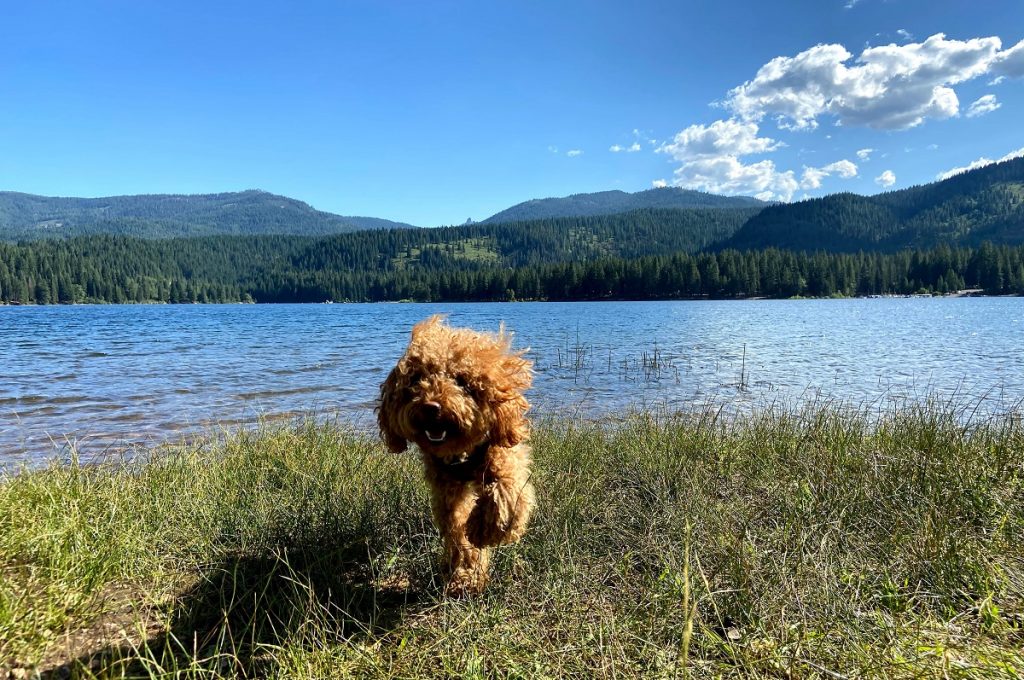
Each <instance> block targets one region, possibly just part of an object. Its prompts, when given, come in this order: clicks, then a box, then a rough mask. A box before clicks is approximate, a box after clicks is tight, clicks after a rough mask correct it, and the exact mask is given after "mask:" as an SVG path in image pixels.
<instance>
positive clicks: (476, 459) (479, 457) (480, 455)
mask: <svg viewBox="0 0 1024 680" xmlns="http://www.w3.org/2000/svg"><path fill="white" fill-rule="evenodd" d="M490 445H491V443H490V442H489V441H485V442H484V443H483V444H480V445H479V446H477V447H476V448H475V449H473V452H472V453H470V454H469V455H468V456H466V457H465V458H463V459H462V460H460V461H457V462H451V463H449V462H445V463H444V464H445V466H446V467H449V468H457V467H461V466H463V465H466V466H470V467H472V466H473V465H475V464H477V463H480V462H481V461H483V459H484V456H485V455H487V449H488V447H490Z"/></svg>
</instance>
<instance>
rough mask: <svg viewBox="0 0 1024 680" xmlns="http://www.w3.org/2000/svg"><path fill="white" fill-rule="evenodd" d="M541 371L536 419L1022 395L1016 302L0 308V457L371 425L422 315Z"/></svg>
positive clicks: (1002, 404)
mask: <svg viewBox="0 0 1024 680" xmlns="http://www.w3.org/2000/svg"><path fill="white" fill-rule="evenodd" d="M439 312H443V313H448V314H450V319H451V322H452V323H453V324H454V325H465V326H472V327H475V328H478V329H483V330H496V329H497V327H498V324H499V323H500V322H502V321H504V322H505V323H506V325H507V326H508V328H509V329H511V330H513V331H514V332H515V338H516V341H515V344H516V346H517V347H520V348H525V347H529V348H530V353H529V356H530V357H531V358H532V359H533V360H534V361H535V363H536V377H535V386H534V389H533V390H532V391H531V393H530V398H531V401H532V402H533V403H534V405H535V408H536V410H537V411H538V412H539V413H542V414H543V413H572V414H576V415H580V416H584V417H589V416H603V415H614V414H617V413H620V412H622V411H624V410H626V409H628V408H629V407H630V406H658V407H667V408H670V409H686V408H694V407H698V406H701V405H704V404H706V403H708V402H714V403H717V404H721V405H724V406H725V407H727V408H729V409H736V410H741V409H743V408H745V407H749V406H752V405H758V404H765V403H769V402H784V403H787V404H794V403H799V402H801V401H804V400H808V399H820V398H823V397H826V398H832V397H834V398H837V399H840V400H843V401H848V402H854V403H858V404H863V403H869V404H876V403H884V402H886V401H887V400H892V399H897V400H900V399H907V398H909V399H919V398H923V397H924V396H926V395H935V394H937V395H943V396H950V395H956V398H957V399H958V400H959V401H961V402H963V401H971V400H984V403H985V405H986V406H985V408H991V409H1001V408H1008V407H1011V406H1013V405H1015V404H1016V403H1017V402H1019V401H1021V400H1022V399H1024V351H1022V349H1021V348H1022V346H1024V298H970V299H967V298H934V299H932V298H911V299H856V300H786V301H781V300H780V301H766V300H759V301H727V302H711V301H694V302H599V303H511V304H509V303H504V304H376V305H374V304H365V305H343V304H335V305H259V306H255V305H182V306H165V305H159V306H158V305H152V306H150V305H137V306H135V305H127V306H76V307H0V465H5V464H6V465H10V464H11V463H13V462H18V461H28V462H30V463H38V462H40V461H42V460H45V459H48V458H50V457H52V456H53V455H54V454H56V453H59V452H61V451H65V452H66V451H67V447H68V444H69V443H71V442H73V443H75V445H76V446H77V447H78V448H79V449H80V450H81V451H82V452H83V454H84V455H86V456H89V455H99V454H101V453H103V452H104V451H116V450H119V449H120V448H121V447H123V446H125V445H134V444H152V443H157V442H162V441H168V440H175V439H177V438H180V437H181V436H183V435H190V434H194V433H197V432H208V431H211V430H216V429H218V428H220V427H233V426H237V425H244V424H248V423H252V422H254V421H255V420H256V419H258V418H259V417H261V416H262V417H272V418H276V417H288V416H294V415H298V414H304V413H308V412H316V413H319V414H322V415H334V414H338V415H340V416H341V417H342V418H343V419H344V420H346V421H350V422H352V423H354V424H356V425H357V426H364V427H367V428H371V427H372V426H373V422H374V421H373V413H372V410H373V405H374V400H375V398H376V396H377V389H378V385H379V384H380V382H381V380H383V378H384V376H385V375H386V373H387V371H388V370H389V369H390V367H391V366H392V365H393V364H394V361H395V360H396V359H397V357H398V356H399V355H400V354H401V352H402V350H403V348H404V347H405V344H406V342H407V340H408V333H409V329H410V327H411V326H412V324H413V323H415V322H416V321H419V320H421V319H423V318H425V317H427V316H428V315H430V314H434V313H439Z"/></svg>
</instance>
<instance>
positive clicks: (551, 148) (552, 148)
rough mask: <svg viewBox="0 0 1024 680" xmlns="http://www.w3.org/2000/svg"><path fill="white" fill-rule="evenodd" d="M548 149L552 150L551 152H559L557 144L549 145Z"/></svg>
mask: <svg viewBox="0 0 1024 680" xmlns="http://www.w3.org/2000/svg"><path fill="white" fill-rule="evenodd" d="M548 151H550V152H551V153H558V147H557V146H549V147H548Z"/></svg>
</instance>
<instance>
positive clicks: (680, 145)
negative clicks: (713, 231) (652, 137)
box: [657, 118, 799, 201]
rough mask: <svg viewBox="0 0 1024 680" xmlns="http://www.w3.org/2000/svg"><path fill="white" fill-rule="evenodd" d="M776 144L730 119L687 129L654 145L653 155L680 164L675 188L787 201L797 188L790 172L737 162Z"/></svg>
mask: <svg viewBox="0 0 1024 680" xmlns="http://www.w3.org/2000/svg"><path fill="white" fill-rule="evenodd" d="M781 146H782V143H781V142H778V141H776V140H774V139H770V138H768V137H759V136H758V125H757V123H754V122H742V121H738V120H736V119H733V118H730V119H728V120H716V121H715V122H713V123H711V124H710V125H691V126H690V127H688V128H686V129H685V130H683V131H682V132H679V133H677V134H676V135H675V137H673V138H672V141H670V142H666V143H665V144H662V145H661V146H660V147H658V149H657V152H658V153H665V154H668V155H669V156H671V157H672V158H673V159H674V160H676V161H679V162H680V163H681V164H682V165H680V166H679V167H678V168H677V169H676V170H675V177H674V179H673V180H672V183H673V184H674V185H675V186H679V187H683V188H684V189H700V190H702V191H710V192H713V193H719V194H754V195H760V196H767V197H768V199H777V200H785V201H788V200H789V199H790V198H791V197H792V196H793V192H794V191H796V190H797V188H798V187H799V182H797V180H796V178H795V176H794V174H793V172H792V171H787V172H779V171H778V170H776V168H775V163H773V162H772V161H770V160H763V161H759V162H757V163H752V164H746V163H744V162H742V161H741V160H740V157H742V156H749V155H752V154H763V153H767V152H770V151H775V150H776V149H778V148H780V147H781Z"/></svg>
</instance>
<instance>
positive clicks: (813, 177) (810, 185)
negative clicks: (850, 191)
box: [800, 159, 857, 189]
mask: <svg viewBox="0 0 1024 680" xmlns="http://www.w3.org/2000/svg"><path fill="white" fill-rule="evenodd" d="M830 175H839V176H840V177H842V178H843V179H850V178H851V177H856V176H857V165H856V164H855V163H852V162H851V161H848V160H845V159H844V160H841V161H836V162H835V163H829V164H828V165H826V166H825V167H822V168H809V167H805V168H804V174H803V177H801V179H800V188H801V189H819V188H821V180H823V179H825V178H826V177H828V176H830Z"/></svg>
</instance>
